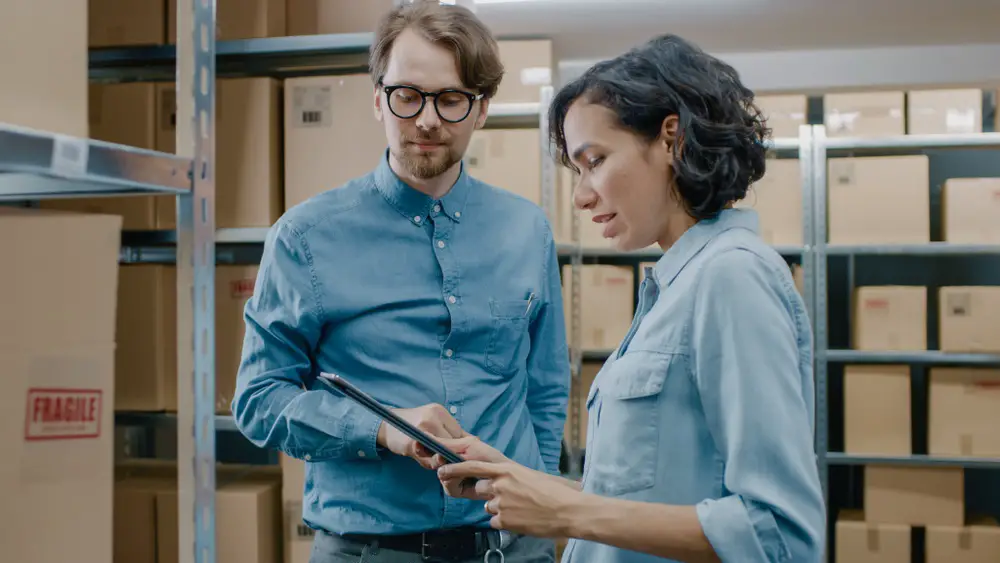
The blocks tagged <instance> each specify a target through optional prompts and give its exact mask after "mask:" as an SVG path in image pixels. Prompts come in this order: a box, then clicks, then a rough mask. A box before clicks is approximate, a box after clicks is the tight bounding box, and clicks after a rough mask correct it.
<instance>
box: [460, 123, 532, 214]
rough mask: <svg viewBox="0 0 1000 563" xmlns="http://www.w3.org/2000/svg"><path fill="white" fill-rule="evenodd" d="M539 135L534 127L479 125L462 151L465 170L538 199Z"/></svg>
mask: <svg viewBox="0 0 1000 563" xmlns="http://www.w3.org/2000/svg"><path fill="white" fill-rule="evenodd" d="M541 151H542V149H541V137H539V134H538V130H537V129H480V130H479V131H476V132H475V133H473V135H472V140H471V141H470V142H469V148H468V150H467V151H466V152H465V158H464V161H465V164H466V166H467V167H468V168H467V170H468V172H469V174H470V175H471V176H472V177H474V178H476V179H477V180H481V181H483V182H486V183H487V184H492V185H494V186H496V187H498V188H502V189H505V190H508V191H511V192H513V193H516V194H517V195H519V196H521V197H524V198H526V199H528V201H531V202H533V203H534V204H535V205H541V203H542V183H541V176H542V168H541V166H542V165H541V158H542V152H541Z"/></svg>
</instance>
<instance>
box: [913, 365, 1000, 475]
mask: <svg viewBox="0 0 1000 563" xmlns="http://www.w3.org/2000/svg"><path fill="white" fill-rule="evenodd" d="M930 375H931V377H930V380H931V382H930V404H929V405H928V415H927V418H928V442H929V443H928V448H927V449H928V452H929V453H930V454H931V455H937V456H945V457H960V456H972V457H987V458H997V457H1000V434H998V433H997V428H1000V408H997V407H1000V370H997V369H976V368H934V369H932V370H931V372H930Z"/></svg>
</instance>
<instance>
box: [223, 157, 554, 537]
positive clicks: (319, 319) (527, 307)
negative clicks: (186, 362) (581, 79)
mask: <svg viewBox="0 0 1000 563" xmlns="http://www.w3.org/2000/svg"><path fill="white" fill-rule="evenodd" d="M560 288H561V285H560V276H559V268H558V265H557V256H556V252H555V245H554V242H553V237H552V232H551V229H550V227H549V224H548V222H547V220H546V218H545V215H544V213H543V212H542V210H541V209H540V208H539V207H538V206H536V205H534V204H533V203H531V202H529V201H528V200H526V199H523V198H520V197H518V196H516V195H513V194H512V193H509V192H506V191H503V190H501V189H498V188H495V187H492V186H489V185H487V184H485V183H483V182H480V181H477V180H475V179H473V178H471V177H469V176H468V175H467V173H466V172H465V171H463V172H462V174H461V176H460V178H459V179H458V182H457V183H456V184H455V185H454V186H453V187H452V189H451V190H450V191H449V192H448V194H447V195H445V196H444V197H442V198H440V199H437V200H435V199H432V198H430V197H428V196H426V195H424V194H422V193H420V192H418V191H416V190H414V189H413V188H411V187H409V186H407V185H406V184H404V183H403V182H402V181H400V180H399V178H398V177H397V176H396V175H395V174H394V173H393V171H392V169H391V168H390V167H389V165H388V162H387V159H386V158H383V159H382V163H381V164H380V166H379V167H378V168H377V169H376V170H375V171H373V172H372V173H371V174H368V175H367V176H364V177H361V178H358V179H356V180H353V181H351V182H349V183H347V184H346V185H344V186H342V187H339V188H336V189H333V190H329V191H327V192H325V193H322V194H320V195H318V196H316V197H314V198H312V199H310V200H308V201H306V202H304V203H302V204H300V205H298V206H296V207H295V208H293V209H291V210H289V211H288V212H287V213H286V214H285V215H284V216H283V217H282V218H281V219H280V220H279V221H278V222H277V223H276V224H275V225H274V227H273V228H272V229H271V230H270V232H269V234H268V236H267V239H266V242H265V246H264V255H263V259H262V261H261V265H260V272H259V275H258V277H257V282H256V287H255V290H254V295H253V298H252V299H250V300H249V301H248V303H247V305H246V310H245V315H244V316H245V321H246V337H245V340H244V343H243V357H242V362H241V364H240V369H239V376H238V378H237V384H236V393H235V398H234V400H233V403H232V409H233V414H234V416H235V419H236V424H237V425H238V426H239V429H240V431H241V432H242V433H243V434H244V435H246V436H247V437H248V438H249V439H250V440H251V441H252V442H253V443H254V444H256V445H258V446H261V447H267V448H278V449H280V450H281V451H283V452H285V453H286V454H288V455H290V456H292V457H295V458H298V459H304V460H306V461H307V463H306V475H305V491H304V494H305V497H304V501H303V517H304V520H305V522H306V523H307V524H308V525H310V526H312V527H314V528H319V529H323V530H326V531H329V532H333V533H378V534H396V533H410V532H419V531H425V530H429V529H437V528H442V527H451V526H458V525H470V524H471V525H478V526H483V527H486V526H488V521H489V515H488V514H487V513H486V512H485V511H484V510H483V503H482V502H475V501H470V500H464V499H453V498H450V497H446V496H445V495H444V494H443V491H442V488H441V484H440V482H439V481H438V479H437V476H436V474H435V473H434V472H433V471H429V470H425V469H423V468H421V467H420V466H419V465H418V464H417V463H416V462H415V461H413V460H412V459H409V458H405V457H401V456H397V455H394V454H391V453H389V452H386V451H380V450H381V448H376V443H375V438H376V434H377V431H378V427H379V422H380V421H379V420H378V419H376V417H374V416H373V415H371V414H369V413H368V412H367V411H365V410H363V409H362V408H361V407H359V406H358V405H356V404H355V403H353V402H352V401H351V400H349V399H347V398H346V397H344V396H342V395H340V394H339V393H338V392H336V391H334V390H333V389H332V388H331V387H329V386H328V385H327V384H326V383H325V382H323V381H322V380H318V378H317V375H318V372H320V371H323V372H331V373H336V374H339V375H342V376H344V377H345V378H347V379H348V380H349V381H351V382H353V383H354V384H355V385H357V386H358V387H359V388H361V389H362V390H363V391H366V392H368V393H369V394H371V395H372V396H374V397H375V399H377V400H379V401H380V402H382V403H383V404H385V405H388V406H390V407H396V408H399V407H404V408H405V407H417V406H420V405H424V404H428V403H439V404H441V405H444V406H445V407H446V408H447V409H448V410H449V411H450V412H451V413H452V416H454V417H455V418H456V419H457V420H458V422H459V424H461V425H462V427H463V428H464V429H465V430H467V431H468V432H470V433H472V434H474V435H476V436H479V437H480V438H481V439H482V440H483V441H485V442H487V443H489V444H491V445H493V446H494V447H496V448H498V449H499V450H501V451H502V452H504V453H505V454H506V455H507V456H509V457H511V458H512V459H514V460H517V461H518V462H519V463H522V464H524V465H526V466H528V467H532V468H535V469H538V470H544V471H548V472H550V473H553V474H557V473H558V471H559V454H560V451H561V442H562V434H563V425H564V422H565V419H566V404H567V400H568V395H569V391H568V387H569V361H568V352H567V345H566V334H565V328H564V324H563V304H562V291H561V289H560Z"/></svg>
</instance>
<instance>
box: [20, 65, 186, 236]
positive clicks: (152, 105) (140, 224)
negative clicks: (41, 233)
mask: <svg viewBox="0 0 1000 563" xmlns="http://www.w3.org/2000/svg"><path fill="white" fill-rule="evenodd" d="M156 100H157V87H156V85H154V84H150V83H141V82H136V83H126V84H91V85H90V95H89V104H90V112H89V122H90V136H91V137H92V138H94V139H97V140H99V141H107V142H109V143H118V144H121V145H128V146H130V147H137V148H140V149H149V150H154V149H156V138H157V130H156V127H157V126H156V107H157V105H156ZM174 200H175V197H174V196H124V197H91V198H67V199H45V200H41V201H40V202H39V206H40V207H42V208H44V209H62V210H65V211H76V212H79V213H96V214H100V215H118V216H120V217H121V218H122V229H123V230H126V231H141V230H156V229H167V228H173V226H174V225H175V223H176V218H175V217H174V209H175V207H176V206H175V205H174Z"/></svg>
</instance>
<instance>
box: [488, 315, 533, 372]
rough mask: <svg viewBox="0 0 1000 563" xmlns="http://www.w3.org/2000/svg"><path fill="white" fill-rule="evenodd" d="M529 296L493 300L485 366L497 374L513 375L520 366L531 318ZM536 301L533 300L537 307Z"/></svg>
mask: <svg viewBox="0 0 1000 563" xmlns="http://www.w3.org/2000/svg"><path fill="white" fill-rule="evenodd" d="M528 305H529V303H528V300H527V299H516V300H506V301H501V300H496V299H491V300H490V322H491V323H492V330H491V331H490V341H489V343H488V344H487V345H486V362H485V364H486V369H488V370H490V371H491V372H493V373H495V374H497V375H504V376H507V375H513V374H514V373H516V372H517V369H518V367H520V362H519V361H518V360H519V358H520V355H521V348H522V345H523V343H524V340H525V337H526V336H527V335H528V320H529V318H530V316H529V313H530V310H529V309H528ZM536 306H537V303H531V309H534V308H535V307H536Z"/></svg>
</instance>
